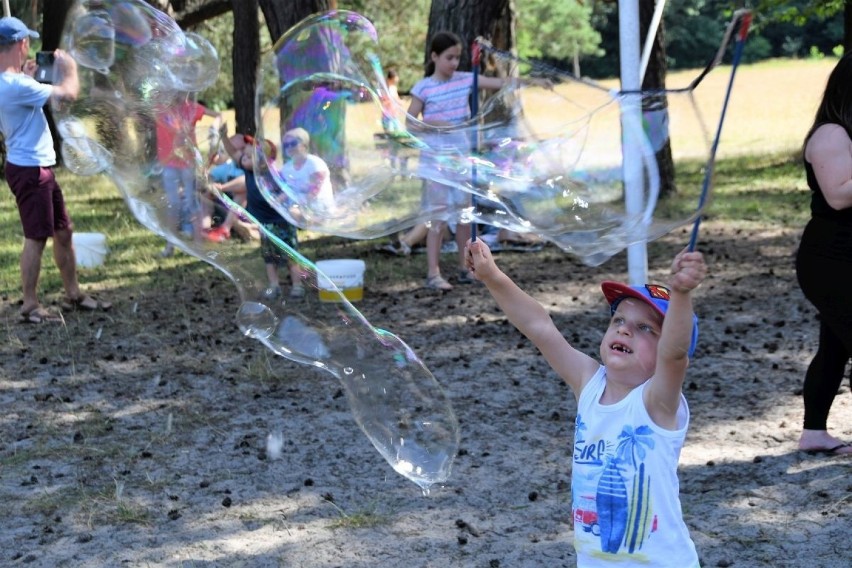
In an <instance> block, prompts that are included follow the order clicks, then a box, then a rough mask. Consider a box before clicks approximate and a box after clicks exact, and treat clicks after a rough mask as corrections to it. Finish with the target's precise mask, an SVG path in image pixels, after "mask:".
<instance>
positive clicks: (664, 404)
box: [645, 250, 707, 428]
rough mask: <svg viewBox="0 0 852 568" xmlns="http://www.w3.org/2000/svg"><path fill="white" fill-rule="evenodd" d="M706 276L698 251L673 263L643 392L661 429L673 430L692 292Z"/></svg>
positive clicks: (687, 341) (689, 331)
mask: <svg viewBox="0 0 852 568" xmlns="http://www.w3.org/2000/svg"><path fill="white" fill-rule="evenodd" d="M706 275H707V265H706V264H705V263H704V257H703V255H702V254H701V253H700V252H689V251H686V250H684V251H682V252H680V253H679V254H678V255H677V256H676V257H675V259H674V261H673V262H672V277H671V280H670V287H671V299H670V300H669V306H668V310H667V311H666V317H665V320H664V321H663V329H662V332H661V334H660V341H659V343H658V344H657V368H656V372H655V373H654V376H653V377H652V378H651V380H650V382H649V384H648V387H647V389H646V393H645V395H646V398H645V403H646V406H647V408H648V412H649V413H650V414H651V417H652V418H653V419H654V421H655V422H656V423H657V424H659V425H660V426H664V427H665V426H667V427H671V428H674V427H675V417H676V414H677V409H678V406H679V404H680V396H681V389H682V387H683V381H684V378H685V377H686V368H687V366H688V365H689V356H688V353H689V346H690V343H691V339H692V329H693V317H694V313H693V308H692V291H693V290H695V288H697V287H698V285H699V284H701V282H702V281H703V280H704V277H705V276H706Z"/></svg>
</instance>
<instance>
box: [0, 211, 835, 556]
mask: <svg viewBox="0 0 852 568" xmlns="http://www.w3.org/2000/svg"><path fill="white" fill-rule="evenodd" d="M702 227H703V229H702V230H703V233H702V240H701V245H700V247H701V248H702V250H703V251H704V252H705V254H706V255H707V260H708V263H709V265H710V268H711V275H710V276H709V278H708V279H707V280H706V281H705V283H704V285H703V286H702V287H701V288H700V290H699V292H698V293H697V311H698V313H699V316H700V317H701V339H700V344H699V348H698V352H697V356H696V359H695V361H694V362H693V364H692V366H691V368H690V371H689V375H688V377H687V381H686V385H685V392H686V395H687V398H688V400H689V403H690V407H691V411H692V426H691V429H690V433H689V436H688V438H687V445H686V447H685V449H684V452H683V456H682V459H681V467H680V478H681V493H682V501H683V507H684V514H685V519H686V522H687V524H688V526H689V528H690V530H691V533H692V537H693V539H694V540H695V543H696V545H697V547H698V550H699V554H700V556H701V559H702V565H703V566H705V567H729V566H736V567H744V568H745V567H749V568H752V567H772V568H781V567H801V566H808V567H811V568H817V567H846V566H849V565H852V552H850V548H849V546H848V534H849V530H850V528H852V522H850V515H849V510H850V503H852V481H850V480H852V476H850V474H851V473H852V460H849V459H844V458H837V457H835V458H828V457H818V456H810V455H806V454H804V453H801V452H797V451H796V439H797V437H798V433H799V428H800V423H801V418H802V408H801V398H800V392H801V383H802V378H803V376H804V370H805V368H806V365H807V362H808V360H809V357H810V355H811V353H812V352H813V351H814V349H815V346H816V329H817V326H816V322H815V319H814V313H813V310H812V309H811V307H810V305H809V304H808V303H807V302H806V301H805V300H804V298H803V297H802V295H801V292H800V291H799V289H798V287H797V286H796V283H795V275H794V272H793V262H792V258H793V253H794V251H795V247H796V242H797V237H798V232H797V231H793V230H788V229H780V228H773V227H766V226H759V225H740V226H733V225H719V224H714V223H711V222H708V223H705V224H704V225H703V226H702ZM686 240H688V235H687V234H686V232H683V231H678V232H677V233H676V234H672V235H669V236H667V237H666V238H664V239H663V240H661V241H659V242H657V243H654V244H652V245H651V247H650V249H649V256H650V260H649V264H650V266H651V276H652V279H654V280H657V281H659V280H661V279H662V278H663V277H664V274H665V271H666V270H667V268H668V263H669V261H670V259H671V257H672V256H673V254H674V252H675V251H676V250H677V249H678V248H680V247H681V246H682V243H683V242H685V241H686ZM366 260H367V262H368V266H377V263H393V262H417V263H425V260H424V259H423V257H422V256H421V257H419V258H414V257H412V258H411V259H399V258H389V257H383V256H380V255H379V254H378V253H376V254H375V255H370V256H369V257H368V258H366ZM498 260H499V262H500V263H501V265H502V266H503V267H504V269H505V270H506V271H507V272H509V273H510V274H512V275H513V276H514V277H515V278H516V279H517V281H518V282H519V283H520V284H521V285H522V287H524V288H525V289H526V290H528V291H529V292H531V293H532V294H533V295H534V296H535V297H536V298H538V299H539V300H540V301H541V302H542V303H543V304H544V305H545V306H547V307H548V309H550V310H551V312H552V314H553V317H554V319H555V320H556V321H557V324H558V325H559V326H560V328H561V329H564V332H565V334H566V336H567V337H569V338H570V339H571V340H572V342H573V343H574V344H575V345H576V346H578V347H579V348H581V349H583V350H585V351H587V352H589V353H592V354H594V353H596V352H597V346H598V342H599V341H600V337H601V335H602V332H603V329H604V326H605V323H606V318H607V312H606V309H605V305H604V302H603V300H602V298H601V295H600V293H599V289H598V287H597V283H598V282H599V281H600V280H602V279H605V278H615V279H626V275H625V271H626V262H625V257H624V255H620V256H618V257H615V258H614V259H612V260H611V261H609V262H608V263H606V264H604V265H603V266H600V267H597V268H589V267H586V266H583V265H582V264H580V263H579V262H577V261H576V260H574V259H573V258H572V257H570V256H568V255H566V254H565V253H562V252H560V251H558V250H556V249H555V248H552V247H548V248H545V250H543V251H541V252H537V253H524V254H520V253H501V254H500V256H499V258H498ZM445 261H446V262H447V264H448V267H451V266H452V265H451V264H450V263H451V262H452V259H451V258H450V257H449V256H448V257H446V258H445ZM201 273H204V271H203V270H202V271H199V273H197V274H195V273H194V274H190V275H187V277H186V280H185V282H184V284H183V285H182V286H181V287H180V288H179V289H169V288H167V287H158V286H152V288H151V289H147V290H114V291H111V299H113V300H115V301H116V307H115V308H114V309H113V310H112V311H110V312H108V313H99V314H78V313H73V314H67V321H66V325H65V326H60V325H57V326H44V325H42V326H33V325H23V324H19V323H17V321H16V313H17V306H16V305H15V302H17V300H18V298H5V299H4V307H3V312H2V317H3V322H4V324H5V325H4V331H5V341H3V342H2V349H0V360H2V371H0V410H1V411H2V415H0V499H2V501H3V502H4V504H3V507H2V513H0V515H2V517H0V518H2V520H0V526H2V529H0V565H2V566H33V567H58V566H73V567H94V566H124V567H150V566H163V567H177V566H180V567H202V566H203V567H214V566H215V567H237V566H246V567H279V566H280V567H311V568H314V567H329V568H331V567H346V568H367V567H398V566H405V567H406V568H419V567H435V568H437V567H441V568H444V567H489V568H493V567H554V568H556V567H563V566H564V567H570V566H574V565H575V559H574V553H573V549H572V546H571V540H572V530H573V528H572V524H571V518H570V476H571V464H570V454H569V448H570V445H571V440H572V436H573V420H574V413H575V403H574V401H573V397H572V396H571V395H570V393H569V391H568V389H567V387H565V386H564V385H563V384H561V383H560V381H559V380H558V379H557V378H556V377H555V375H554V374H553V373H552V372H551V371H550V370H549V368H548V367H547V366H546V365H545V363H544V362H543V361H542V359H541V358H540V357H539V356H538V355H537V353H536V352H535V351H534V349H533V348H532V347H531V346H530V345H529V344H528V343H527V342H526V341H525V340H524V338H522V337H521V336H520V334H518V333H517V332H516V331H515V330H514V329H513V328H512V327H511V326H510V325H508V324H507V323H506V321H505V318H504V317H503V316H502V315H501V314H500V313H499V312H498V311H497V310H496V308H495V305H494V303H493V301H492V300H491V299H490V297H488V295H487V294H486V293H485V292H484V291H483V289H482V288H481V287H478V286H472V287H463V288H459V287H457V288H456V290H455V291H453V292H452V293H449V294H440V293H436V292H432V291H428V290H425V289H423V288H422V287H421V281H420V280H419V279H418V280H417V281H413V280H412V281H404V280H399V279H398V278H393V277H392V276H388V277H384V278H377V277H375V276H374V274H373V273H371V272H370V270H369V269H368V273H367V290H366V297H365V299H364V301H363V302H361V303H359V304H358V307H359V309H361V310H362V312H363V313H364V314H365V315H366V316H367V318H368V319H369V320H370V321H371V322H372V323H373V324H374V325H377V326H380V327H384V328H386V329H390V330H392V331H393V332H394V333H396V334H397V335H399V336H400V337H402V338H403V339H404V340H406V341H407V342H408V343H409V344H410V345H411V346H412V347H414V349H415V350H416V351H417V353H418V354H419V355H420V357H421V358H422V359H423V360H424V361H425V363H426V364H427V366H428V367H429V368H430V369H431V371H432V372H433V374H434V375H435V377H436V378H437V379H438V381H439V382H440V383H441V384H442V385H443V388H444V389H445V391H446V393H447V394H448V396H449V397H450V399H451V400H452V403H453V406H454V408H455V411H456V413H457V415H458V417H459V419H460V423H461V436H462V443H461V452H460V454H459V456H458V458H457V460H456V462H455V465H454V468H453V473H452V476H451V478H450V480H449V482H448V483H447V484H446V485H445V486H443V487H439V488H435V489H434V490H433V491H432V494H431V495H430V496H429V497H423V496H421V494H420V491H419V489H418V487H417V486H415V485H414V484H412V483H411V482H409V481H407V480H406V479H404V478H403V477H401V476H399V475H398V474H396V473H395V472H394V471H393V470H392V469H391V468H390V467H389V466H388V465H387V463H386V462H385V461H384V460H383V459H382V458H381V456H380V455H379V454H378V453H377V452H376V451H375V450H374V449H373V447H372V446H371V444H370V443H369V441H368V440H367V438H366V437H365V436H364V435H363V434H362V433H361V431H360V430H359V429H358V427H357V425H356V424H355V422H354V420H353V418H352V413H351V412H350V409H349V407H348V405H347V402H346V397H345V396H343V393H342V390H341V387H340V385H339V384H338V383H337V381H336V379H334V377H332V376H331V375H328V374H324V373H322V372H321V371H319V370H316V369H312V368H309V367H307V366H304V365H297V364H295V363H292V362H290V361H287V360H285V359H282V358H280V357H275V356H273V355H272V354H271V352H269V351H268V350H266V348H264V347H263V346H262V345H261V344H260V343H257V342H256V341H254V340H251V339H248V338H246V337H243V336H242V335H241V334H240V333H239V332H238V330H237V329H236V326H235V325H234V323H233V322H232V321H231V318H230V315H229V314H232V313H234V310H235V308H236V299H235V297H234V296H235V294H234V290H233V288H232V287H231V286H230V285H229V283H228V282H226V281H224V280H221V279H218V278H217V277H216V276H215V271H213V269H210V272H207V273H206V274H201ZM830 426H831V428H832V429H833V431H834V433H835V434H836V435H838V436H840V437H842V438H845V439H847V440H852V397H850V391H849V385H848V382H845V383H844V385H843V387H842V389H841V392H840V394H839V395H838V397H837V400H836V402H835V405H834V410H833V412H832V416H831V424H830ZM271 432H281V433H282V434H283V436H284V448H283V454H282V456H281V457H280V458H279V459H270V456H267V454H266V449H265V448H266V442H265V441H266V437H267V435H268V434H269V433H271Z"/></svg>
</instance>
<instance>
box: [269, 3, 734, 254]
mask: <svg viewBox="0 0 852 568" xmlns="http://www.w3.org/2000/svg"><path fill="white" fill-rule="evenodd" d="M465 51H467V46H466V47H465ZM485 52H486V56H487V57H489V58H491V60H492V62H494V63H495V64H496V68H498V69H499V70H501V71H502V72H503V73H504V74H506V75H508V76H514V75H519V76H520V77H521V78H522V79H523V81H507V83H506V86H505V87H504V88H503V89H501V90H500V91H499V92H497V93H496V94H495V95H494V96H492V97H491V98H490V99H488V101H487V102H485V103H484V104H482V105H481V106H480V112H479V114H478V115H477V116H476V117H475V118H472V119H471V120H468V121H466V122H462V123H460V124H456V125H452V126H445V127H435V126H430V125H426V124H423V123H421V122H419V121H418V120H416V119H415V118H414V117H410V116H405V113H404V110H403V109H396V110H397V112H393V111H389V110H388V109H387V106H386V105H383V104H382V103H383V102H384V101H386V100H387V99H388V89H387V85H386V84H385V81H384V76H385V74H384V72H383V70H382V66H381V62H380V61H379V58H378V56H377V34H376V31H375V29H374V27H373V26H372V24H371V23H370V22H369V21H368V20H366V19H365V18H363V17H362V16H360V15H358V14H353V13H351V12H345V11H335V12H329V13H325V14H318V15H315V16H313V17H311V18H308V19H306V20H304V21H302V22H301V23H300V24H299V25H297V26H296V27H294V28H293V29H291V30H290V31H288V32H287V33H286V34H285V35H284V36H282V37H281V39H280V40H279V41H278V42H277V43H276V45H275V46H274V50H273V52H272V53H271V54H269V56H268V57H266V58H265V59H264V60H263V62H262V68H261V77H262V80H261V81H260V84H259V86H258V100H259V101H260V102H261V105H262V109H261V112H262V120H261V124H259V125H258V126H259V128H260V129H261V132H264V130H266V132H268V135H265V136H266V137H267V138H271V139H273V140H275V139H276V136H278V134H279V127H280V125H282V124H283V125H284V128H283V130H285V131H286V130H287V129H290V128H297V127H298V128H303V129H305V130H306V131H307V132H308V133H309V134H310V137H311V146H310V151H311V152H312V153H313V154H315V155H317V156H319V157H320V158H322V159H323V160H324V161H325V162H326V163H327V164H328V165H329V168H330V170H331V172H332V176H333V179H334V184H335V187H334V190H335V203H334V205H333V207H328V206H327V205H326V204H323V203H320V202H318V201H317V200H314V199H312V198H311V196H310V195H308V194H305V193H304V192H300V191H298V190H297V188H294V187H290V185H289V184H288V183H287V180H286V179H285V178H284V176H282V175H280V172H279V171H278V170H277V166H276V164H275V163H273V161H270V163H269V164H268V165H269V170H270V172H271V176H270V183H269V184H265V185H264V187H263V189H264V191H265V192H266V195H267V199H268V200H269V202H270V203H272V204H274V205H276V206H277V207H278V208H279V209H278V210H279V212H280V213H281V214H282V215H283V216H285V217H288V218H289V219H291V221H292V222H294V223H297V224H299V226H301V227H304V228H309V229H312V230H315V231H318V232H322V233H327V234H333V235H338V236H343V237H348V238H356V239H372V238H376V237H381V236H385V235H389V234H392V233H394V232H397V231H399V230H401V229H404V228H407V227H411V226H413V225H415V224H417V223H419V222H424V221H426V222H428V221H432V220H447V221H458V222H470V221H475V222H477V223H482V224H487V225H494V226H497V227H503V228H507V229H511V230H514V231H518V232H522V233H534V234H537V235H539V236H541V237H542V238H544V239H546V240H547V241H550V242H552V243H554V244H556V245H557V246H559V247H560V248H562V249H564V250H566V251H568V252H571V253H573V254H576V255H577V256H579V257H580V258H581V259H582V260H584V261H585V262H587V263H589V264H599V263H601V262H603V261H605V260H606V259H608V258H610V257H611V256H612V255H614V254H616V253H618V252H620V251H621V250H623V249H624V248H625V247H627V246H628V245H630V244H633V243H637V242H644V241H647V240H651V239H654V238H657V237H659V236H661V235H663V234H665V233H667V232H669V231H671V230H672V229H673V228H675V227H678V226H680V225H684V224H687V223H690V222H692V221H693V220H694V219H695V218H696V215H698V214H699V213H700V212H701V211H702V210H701V209H699V208H698V201H699V199H698V196H699V194H700V192H701V189H702V179H701V176H700V175H694V173H692V172H694V171H695V170H700V168H701V167H702V166H704V165H705V164H706V162H707V160H708V156H709V154H710V147H711V135H712V133H713V126H714V125H715V122H716V121H717V120H718V117H719V109H720V104H719V103H720V100H721V95H722V94H723V92H724V88H723V87H722V88H719V86H718V85H715V86H713V85H711V86H710V87H708V89H709V88H718V97H709V98H705V99H702V100H701V102H700V104H699V103H697V102H696V90H697V89H696V88H697V86H698V82H694V83H691V84H689V85H687V86H686V87H684V88H680V89H670V90H668V91H659V92H642V93H624V92H620V91H618V90H617V89H615V88H613V87H614V86H613V87H609V86H607V85H603V84H598V83H593V82H590V81H586V80H580V79H578V78H576V77H574V76H572V75H571V74H569V73H567V72H564V71H561V70H559V69H555V68H552V67H548V66H545V65H541V64H534V63H532V62H522V61H518V60H517V59H516V58H513V57H512V56H511V55H510V54H506V53H502V52H499V51H498V50H493V49H490V48H488V46H486V49H485ZM463 57H469V55H467V54H465V55H463ZM532 79H539V80H541V79H547V80H549V81H550V82H551V83H552V84H553V88H552V89H550V90H548V89H545V88H542V87H541V86H530V85H529V83H530V82H531V80H532ZM705 83H708V81H705ZM702 87H703V84H702ZM629 109H633V110H632V111H630V112H625V110H628V111H629ZM389 114H393V115H394V116H388V115H389ZM363 124H368V125H371V128H367V129H365V128H363V126H362V125H363ZM388 147H392V148H393V152H388V151H387V148H388ZM669 149H671V151H672V152H675V154H674V157H675V158H677V159H678V160H680V161H682V162H684V163H687V166H686V167H685V168H684V169H685V170H691V171H688V172H687V175H683V176H680V175H679V176H678V177H677V179H676V187H675V188H661V187H660V179H661V176H660V168H661V167H664V165H665V163H666V162H665V156H666V155H667V154H668V152H669V151H670V150H669ZM388 154H394V155H396V156H397V158H400V157H402V158H407V160H402V159H397V160H395V161H391V160H389V159H388V157H387V156H388ZM625 154H627V155H629V156H633V157H635V165H633V166H630V167H625V159H624V157H625ZM402 163H407V165H408V168H407V169H406V170H402V169H401V167H400V164H402ZM679 173H680V172H679ZM424 184H443V185H447V186H451V187H453V188H455V189H456V190H458V192H459V193H460V195H461V196H462V197H461V198H457V199H455V200H453V201H452V202H450V203H442V204H437V205H436V204H433V203H427V202H424V199H423V195H424V190H423V188H424ZM625 185H629V186H631V187H632V188H633V189H632V190H631V198H632V206H631V207H630V208H627V207H626V206H625ZM664 193H665V194H666V197H665V199H664V200H663V199H661V195H663V194H664ZM465 195H467V198H464V196H465ZM705 205H706V204H705ZM294 207H295V209H294ZM294 210H297V211H298V215H291V214H290V212H292V211H294Z"/></svg>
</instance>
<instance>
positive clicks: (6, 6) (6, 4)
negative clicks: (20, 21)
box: [3, 0, 12, 18]
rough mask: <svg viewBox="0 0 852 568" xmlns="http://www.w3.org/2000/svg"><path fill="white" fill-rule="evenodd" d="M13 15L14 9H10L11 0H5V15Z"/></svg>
mask: <svg viewBox="0 0 852 568" xmlns="http://www.w3.org/2000/svg"><path fill="white" fill-rule="evenodd" d="M11 15H12V11H11V10H9V0H3V16H5V17H7V18H8V17H9V16H11Z"/></svg>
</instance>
